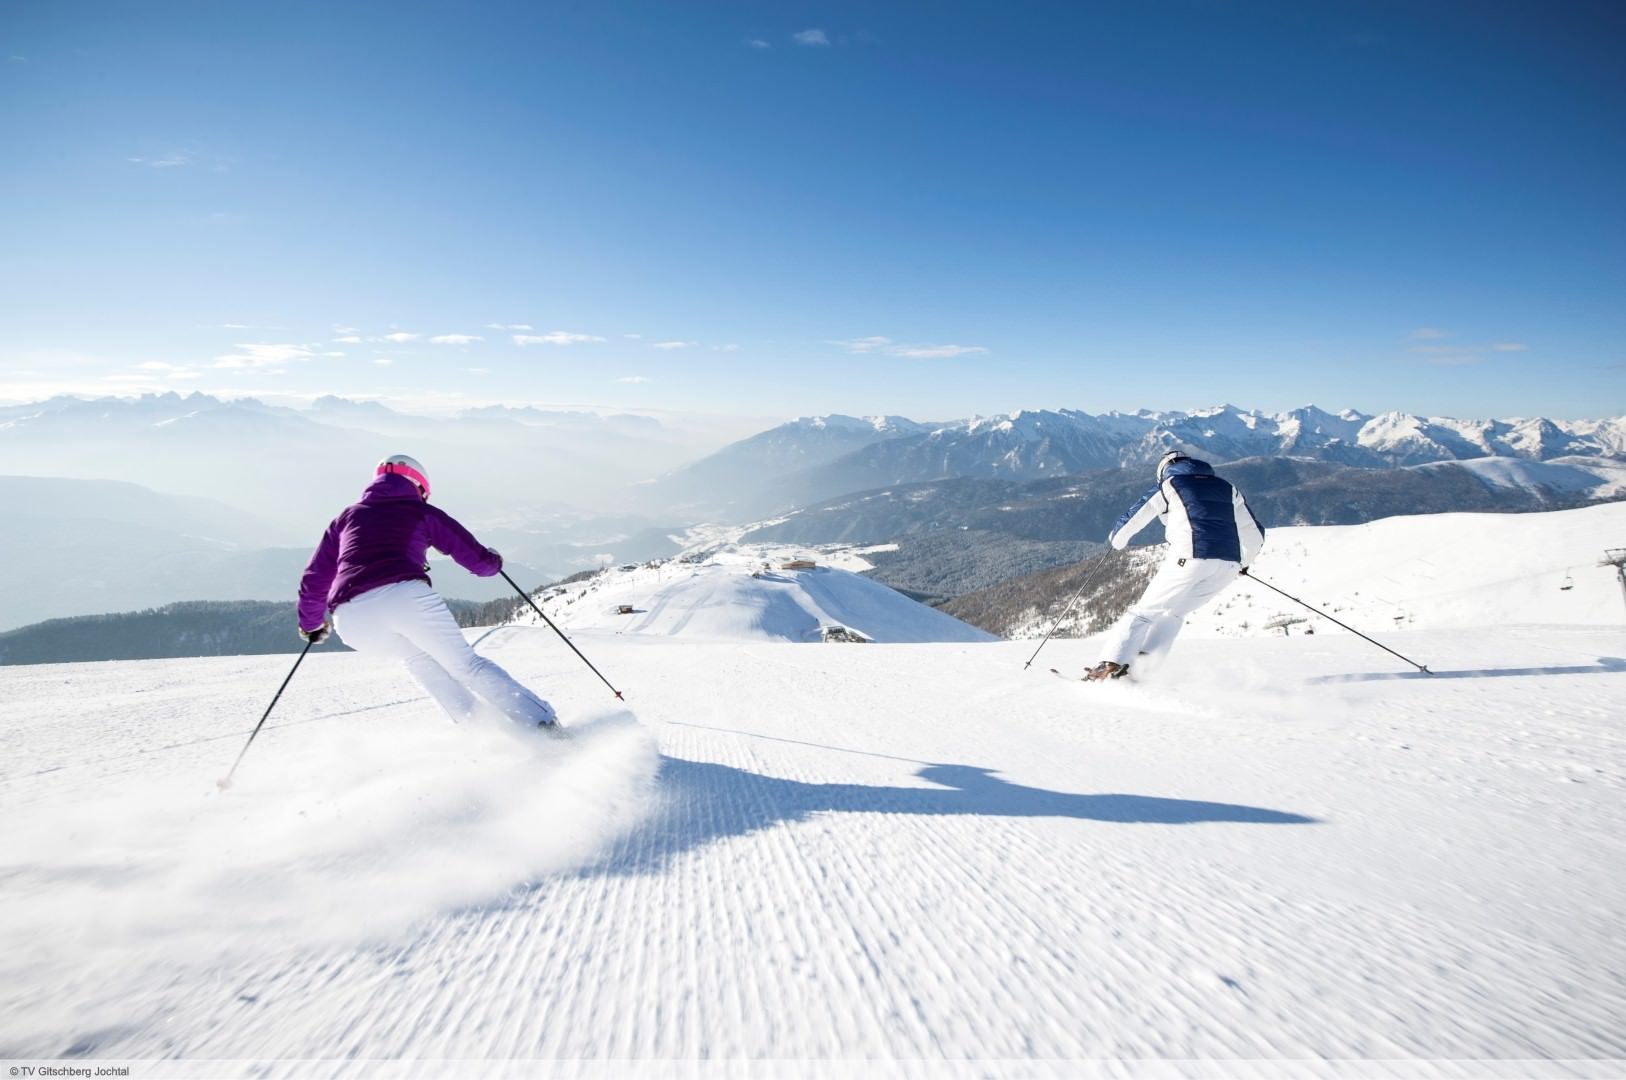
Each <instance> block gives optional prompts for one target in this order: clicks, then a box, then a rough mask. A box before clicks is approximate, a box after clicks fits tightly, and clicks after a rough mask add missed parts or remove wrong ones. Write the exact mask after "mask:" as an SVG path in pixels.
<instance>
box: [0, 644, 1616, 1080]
mask: <svg viewBox="0 0 1626 1080" xmlns="http://www.w3.org/2000/svg"><path fill="white" fill-rule="evenodd" d="M1386 640H1388V641H1389V642H1390V643H1391V644H1394V645H1395V646H1396V647H1397V648H1399V649H1401V651H1403V652H1407V653H1411V654H1415V655H1416V656H1418V657H1419V659H1421V660H1423V661H1424V662H1426V663H1428V664H1429V665H1430V666H1431V667H1432V668H1433V670H1434V671H1435V672H1436V673H1437V674H1436V675H1435V676H1434V677H1432V678H1427V677H1423V676H1421V675H1417V674H1416V673H1411V672H1408V671H1407V670H1406V669H1404V668H1403V667H1401V666H1400V665H1398V663H1397V662H1395V661H1393V660H1392V659H1391V658H1389V657H1387V656H1386V655H1385V654H1382V653H1380V652H1378V651H1377V650H1374V649H1372V648H1371V647H1370V646H1368V645H1365V644H1363V643H1362V642H1360V641H1358V640H1356V639H1354V638H1351V637H1348V636H1344V635H1336V634H1330V633H1327V634H1319V635H1316V636H1314V637H1294V638H1286V639H1253V640H1246V641H1234V640H1212V639H1211V640H1191V641H1185V642H1182V643H1181V645H1180V646H1179V647H1178V648H1177V650H1176V652H1175V654H1174V656H1173V658H1172V660H1171V662H1170V663H1169V664H1168V665H1167V666H1166V667H1165V669H1164V670H1163V671H1161V672H1157V673H1153V674H1152V675H1150V676H1149V677H1147V678H1146V679H1144V680H1143V681H1141V682H1140V683H1138V684H1137V685H1121V684H1110V685H1106V686H1090V687H1085V686H1083V685H1075V684H1070V683H1067V682H1064V681H1062V680H1060V679H1057V678H1055V677H1052V676H1051V675H1049V674H1048V673H1046V671H1045V668H1046V667H1048V666H1049V665H1051V664H1061V665H1065V666H1066V667H1068V668H1069V669H1071V670H1075V671H1076V670H1079V669H1081V668H1082V667H1083V666H1084V664H1085V663H1086V662H1091V661H1093V660H1094V659H1095V657H1093V656H1092V655H1091V654H1090V653H1089V652H1088V650H1087V647H1086V646H1085V645H1083V644H1082V643H1079V642H1071V641H1060V642H1053V643H1052V644H1051V645H1050V646H1048V647H1047V648H1046V650H1045V652H1044V653H1043V654H1042V656H1041V658H1040V663H1039V664H1037V665H1035V667H1034V668H1033V669H1032V670H1030V671H1027V672H1024V671H1023V669H1022V665H1023V662H1024V660H1025V659H1026V658H1027V656H1028V654H1029V653H1030V652H1031V651H1032V649H1033V643H1032V642H1021V643H1009V644H1006V643H1000V644H964V645H954V644H939V645H912V646H911V645H896V646H881V645H858V646H851V645H770V644H762V645H740V644H732V645H730V644H687V643H681V642H674V641H670V640H635V639H633V638H630V637H623V638H616V637H613V636H609V635H594V634H583V635H581V636H580V637H579V638H578V641H579V643H580V644H581V646H582V647H583V649H584V650H585V651H586V652H587V653H588V655H589V656H590V657H592V658H593V659H594V661H595V662H596V663H597V664H598V665H599V666H600V667H601V668H602V669H603V670H604V671H605V672H606V673H607V674H608V675H609V676H610V677H611V679H612V680H614V681H617V682H618V683H620V684H623V685H624V686H625V688H626V690H627V700H628V704H629V706H630V707H631V709H632V710H633V712H634V713H635V714H636V717H637V720H638V725H631V724H629V723H626V722H618V719H617V718H616V717H613V716H612V717H609V718H607V719H605V720H603V721H602V722H601V723H598V724H596V725H589V727H594V728H596V729H597V730H596V731H595V732H593V733H590V734H587V735H584V736H583V737H581V738H580V739H578V740H576V741H574V742H570V743H565V744H561V743H558V742H542V741H538V742H537V743H536V744H535V745H528V744H527V745H522V744H520V743H517V742H514V741H512V740H511V739H509V738H508V737H507V736H506V735H505V734H503V733H491V732H485V731H481V730H476V731H470V730H467V729H458V728H455V727H453V726H451V725H449V724H447V723H446V722H444V721H443V720H442V719H441V718H440V717H439V716H438V715H437V714H436V713H435V711H434V710H433V708H432V706H431V705H430V704H429V703H428V702H427V700H426V699H424V698H422V697H421V695H419V694H418V693H417V692H416V688H415V687H413V686H412V685H411V684H410V683H409V682H408V681H407V679H406V677H405V675H404V673H402V672H400V671H399V670H398V669H396V668H394V667H393V666H391V665H388V664H380V663H377V662H375V661H372V660H370V659H369V658H367V657H364V656H359V655H320V654H313V656H312V658H311V659H310V660H309V661H308V662H307V664H306V666H305V668H304V669H302V670H301V671H300V672H299V673H298V676H297V677H296V679H295V680H294V682H293V683H292V684H291V686H290V688H289V690H288V693H287V695H286V696H285V698H284V700H283V703H282V704H281V705H279V707H278V713H277V714H276V715H275V716H273V718H272V721H271V723H270V724H269V725H268V727H267V730H266V731H265V732H263V733H262V735H261V737H260V739H259V740H258V742H256V743H255V745H254V746H253V748H252V750H251V751H250V753H249V754H248V756H247V758H246V759H245V761H244V763H243V767H242V770H241V771H240V773H239V783H238V785H237V787H236V788H234V789H233V790H232V791H230V792H228V793H226V794H224V795H221V794H218V793H215V792H214V789H213V781H214V779H215V778H216V777H218V776H219V775H221V774H222V773H223V772H224V771H225V769H226V767H227V766H228V765H229V764H230V762H231V759H232V758H233V757H234V756H235V755H236V753H237V751H238V750H239V749H240V747H241V745H242V740H243V738H244V737H245V735H246V733H247V731H248V729H249V728H251V727H252V726H253V721H254V720H255V719H257V718H258V716H259V713H260V711H261V710H262V709H263V708H264V706H265V702H266V701H267V700H268V699H269V697H270V694H271V692H272V691H273V690H274V689H275V687H276V685H277V683H278V682H279V681H280V680H281V678H282V676H283V675H284V674H285V673H286V670H287V664H288V662H289V661H288V658H286V657H245V658H225V659H213V660H190V661H151V662H144V663H117V664H84V665H59V666H49V667H30V668H8V669H0V700H3V701H4V702H5V703H6V704H5V714H6V723H5V725H4V729H3V731H0V751H3V752H0V817H3V819H4V820H5V821H6V822H7V825H6V834H7V835H6V836H5V838H4V839H0V875H3V877H0V881H3V882H4V893H3V896H0V906H3V914H4V918H3V920H0V1016H3V1017H4V1020H3V1021H0V1055H10V1056H11V1057H13V1058H24V1057H27V1058H38V1059H59V1058H63V1057H67V1056H87V1057H96V1058H113V1059H151V1058H167V1059H171V1060H172V1061H176V1062H177V1064H179V1063H180V1062H185V1061H192V1062H198V1061H209V1062H214V1063H216V1065H220V1066H221V1067H222V1068H223V1069H224V1070H225V1071H230V1072H234V1073H241V1074H246V1073H248V1072H250V1071H251V1070H252V1071H254V1073H255V1075H265V1076H278V1075H306V1074H309V1073H311V1072H312V1071H313V1070H314V1071H318V1072H321V1071H323V1070H324V1069H326V1070H327V1071H339V1072H344V1073H345V1074H357V1075H365V1074H367V1073H368V1072H371V1071H382V1072H390V1068H389V1067H387V1066H386V1064H385V1063H387V1062H392V1061H393V1062H399V1060H400V1059H410V1060H414V1061H429V1062H432V1063H433V1065H432V1066H423V1067H422V1068H421V1069H420V1071H419V1072H418V1073H415V1074H414V1075H447V1074H455V1075H503V1074H504V1073H505V1071H506V1074H507V1075H520V1074H522V1073H527V1072H535V1071H537V1069H538V1066H537V1065H536V1059H561V1060H563V1059H568V1060H572V1061H577V1062H578V1064H577V1065H576V1066H575V1068H576V1069H577V1071H582V1069H583V1068H584V1066H581V1065H580V1064H579V1059H588V1060H589V1061H590V1062H597V1063H600V1064H601V1065H602V1066H603V1067H604V1068H605V1069H606V1070H608V1071H604V1072H601V1073H596V1074H595V1075H626V1074H628V1073H637V1072H640V1071H642V1072H648V1073H653V1074H661V1075H665V1073H661V1071H660V1070H661V1063H663V1062H664V1063H666V1064H667V1065H668V1066H670V1065H671V1063H673V1062H684V1061H695V1060H705V1061H710V1062H714V1063H728V1062H743V1061H747V1060H751V1059H774V1060H775V1061H777V1062H779V1065H778V1066H777V1071H776V1072H775V1073H774V1074H775V1075H801V1074H804V1073H821V1074H824V1075H843V1076H845V1075H853V1074H855V1073H866V1072H867V1073H869V1074H873V1075H898V1074H900V1073H902V1074H918V1075H939V1074H952V1075H968V1076H969V1075H1006V1074H1018V1075H1057V1076H1062V1075H1067V1076H1071V1075H1079V1074H1080V1073H1108V1074H1112V1075H1119V1074H1132V1075H1133V1074H1140V1073H1147V1074H1150V1073H1154V1072H1157V1070H1158V1068H1160V1067H1161V1065H1160V1063H1169V1062H1176V1063H1180V1062H1183V1063H1184V1064H1183V1065H1179V1066H1178V1067H1176V1066H1170V1067H1169V1068H1170V1069H1173V1071H1175V1072H1177V1073H1178V1074H1180V1075H1236V1074H1246V1075H1272V1076H1275V1075H1282V1076H1302V1075H1386V1076H1387V1075H1416V1074H1429V1075H1433V1074H1438V1075H1487V1074H1495V1075H1595V1076H1603V1075H1619V1074H1620V1072H1621V1070H1622V1068H1623V1066H1622V1063H1621V1060H1620V1059H1622V1058H1623V1057H1626V937H1623V935H1622V934H1621V929H1620V928H1621V925H1622V921H1623V919H1622V916H1623V914H1626V912H1623V901H1622V897H1623V895H1626V890H1623V886H1626V731H1623V730H1622V727H1621V718H1622V717H1626V632H1623V631H1621V630H1618V629H1611V628H1599V627H1589V628H1564V627H1558V628H1553V627H1534V626H1526V627H1504V628H1498V629H1494V630H1487V631H1482V632H1471V631H1443V630H1441V631H1430V632H1413V633H1407V634H1397V635H1394V636H1392V637H1391V638H1388V639H1386ZM481 650H482V651H483V652H487V653H488V654H489V655H491V656H493V657H494V658H496V659H498V660H499V661H500V662H501V663H503V664H505V665H507V666H508V667H509V668H510V670H512V671H514V672H515V673H516V674H517V675H519V676H521V677H522V678H524V679H525V680H527V681H528V682H529V683H530V684H531V685H533V686H536V687H538V688H539V689H541V690H542V691H543V692H544V693H546V694H548V695H549V696H550V697H551V698H552V699H553V701H554V702H555V704H557V705H558V706H559V707H560V711H561V714H562V715H563V716H564V717H565V719H566V720H567V721H568V720H570V719H571V718H572V717H577V718H584V717H586V716H588V715H589V714H590V713H592V712H594V711H595V710H598V709H599V706H600V705H601V704H602V703H609V704H613V702H612V701H610V698H609V694H608V691H606V690H605V688H604V687H603V685H602V684H600V683H597V682H596V681H594V680H593V679H592V677H591V675H590V674H588V673H586V672H585V671H584V670H583V669H581V667H580V665H579V662H578V661H576V660H575V658H574V657H573V656H571V655H570V654H569V653H568V652H567V651H566V650H564V649H563V647H562V646H561V645H560V643H559V642H558V641H557V639H554V638H552V636H551V635H550V634H548V633H547V632H546V631H536V630H532V629H530V628H516V629H509V630H501V631H498V632H495V633H493V634H492V635H490V636H489V637H488V638H487V639H486V640H485V641H484V642H483V643H482V645H481ZM622 720H624V718H622ZM341 1060H342V1061H343V1062H346V1063H347V1064H345V1065H344V1067H343V1068H342V1069H340V1068H338V1067H337V1066H334V1067H332V1068H328V1067H325V1066H324V1067H322V1068H317V1067H316V1066H313V1065H312V1062H330V1063H331V1062H339V1061H341ZM1205 1061H1206V1062H1208V1063H1209V1064H1208V1065H1201V1064H1199V1063H1200V1062H1205ZM504 1062H508V1063H510V1064H508V1065H506V1066H505V1065H503V1064H502V1063H504ZM222 1063H230V1064H229V1065H226V1064H222ZM253 1063H258V1064H257V1065H256V1064H253ZM514 1063H521V1064H514ZM611 1065H613V1068H611ZM547 1071H549V1072H550V1073H557V1071H558V1070H557V1068H556V1067H555V1066H554V1065H550V1066H549V1067H548V1070H547ZM391 1074H392V1075H397V1074H401V1069H400V1068H399V1067H396V1068H395V1069H394V1071H393V1072H392V1073H391ZM734 1074H735V1075H762V1070H761V1069H760V1068H758V1069H750V1068H744V1067H741V1068H740V1069H738V1070H737V1071H736V1073H734ZM1162 1074H1164V1075H1166V1074H1168V1070H1165V1071H1164V1073H1162ZM142 1075H153V1074H151V1073H142ZM674 1075H676V1074H674ZM683 1075H688V1074H683Z"/></svg>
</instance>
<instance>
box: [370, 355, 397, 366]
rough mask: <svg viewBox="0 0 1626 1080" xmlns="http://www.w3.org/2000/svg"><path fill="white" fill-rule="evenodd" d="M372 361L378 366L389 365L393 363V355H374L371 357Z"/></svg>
mask: <svg viewBox="0 0 1626 1080" xmlns="http://www.w3.org/2000/svg"><path fill="white" fill-rule="evenodd" d="M373 363H375V364H377V365H378V366H379V367H389V366H390V365H391V364H393V363H395V357H393V356H375V357H373Z"/></svg>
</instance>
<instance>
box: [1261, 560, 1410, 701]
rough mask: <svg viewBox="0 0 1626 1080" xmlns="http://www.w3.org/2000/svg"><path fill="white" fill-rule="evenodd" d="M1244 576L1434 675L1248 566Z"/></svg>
mask: <svg viewBox="0 0 1626 1080" xmlns="http://www.w3.org/2000/svg"><path fill="white" fill-rule="evenodd" d="M1242 576H1243V577H1245V578H1247V579H1248V580H1249V581H1257V582H1258V583H1259V584H1261V585H1263V586H1264V587H1265V588H1267V589H1270V590H1271V591H1272V592H1279V593H1281V594H1282V595H1283V596H1285V597H1287V598H1288V599H1289V600H1291V601H1293V603H1295V604H1298V605H1300V606H1302V607H1305V608H1308V609H1309V610H1311V611H1313V612H1315V613H1316V614H1317V615H1319V616H1321V617H1322V618H1323V619H1326V620H1327V621H1328V622H1334V623H1338V625H1339V626H1342V627H1343V628H1344V629H1345V630H1348V631H1349V632H1350V633H1352V634H1354V635H1355V636H1356V637H1358V638H1361V639H1362V640H1365V641H1371V642H1372V644H1374V645H1376V646H1377V647H1378V648H1380V649H1382V650H1383V651H1384V652H1386V653H1388V654H1389V655H1390V656H1399V657H1400V659H1402V660H1404V661H1406V663H1408V664H1410V665H1411V666H1412V667H1414V668H1416V669H1417V670H1418V671H1421V672H1422V673H1423V674H1424V675H1432V674H1434V673H1433V672H1432V671H1430V670H1428V668H1427V667H1425V666H1424V665H1422V664H1419V663H1418V662H1417V661H1415V660H1413V659H1411V658H1410V657H1406V656H1400V654H1399V653H1397V652H1395V651H1394V650H1393V649H1391V648H1389V646H1387V645H1385V644H1384V643H1383V642H1381V641H1372V639H1371V638H1369V637H1367V636H1366V635H1365V634H1363V633H1361V632H1360V631H1359V630H1357V629H1355V628H1354V627H1353V626H1350V625H1349V624H1348V623H1343V622H1338V620H1337V619H1334V618H1333V617H1332V616H1331V615H1328V614H1327V613H1326V612H1325V611H1322V610H1321V609H1320V608H1318V607H1314V606H1312V605H1310V604H1306V603H1305V602H1304V601H1303V600H1300V599H1299V598H1298V597H1296V596H1294V595H1293V594H1292V593H1289V592H1283V591H1282V590H1281V589H1278V588H1276V586H1274V585H1272V584H1271V583H1270V582H1268V581H1266V580H1265V579H1264V578H1262V577H1260V576H1259V575H1257V574H1250V573H1249V572H1248V568H1247V567H1246V566H1244V567H1243V568H1242Z"/></svg>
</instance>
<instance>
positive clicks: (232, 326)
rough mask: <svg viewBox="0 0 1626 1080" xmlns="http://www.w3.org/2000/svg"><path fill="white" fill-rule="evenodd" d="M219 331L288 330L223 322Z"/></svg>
mask: <svg viewBox="0 0 1626 1080" xmlns="http://www.w3.org/2000/svg"><path fill="white" fill-rule="evenodd" d="M220 329H222V330H286V329H288V328H287V327H286V326H256V325H254V324H252V323H235V322H223V323H221V324H220Z"/></svg>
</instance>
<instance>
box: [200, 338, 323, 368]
mask: <svg viewBox="0 0 1626 1080" xmlns="http://www.w3.org/2000/svg"><path fill="white" fill-rule="evenodd" d="M232 348H234V349H240V350H242V351H241V352H235V353H228V354H226V355H225V356H217V357H215V362H214V364H213V365H212V366H214V367H217V368H276V367H284V366H286V365H288V364H292V363H299V362H302V361H305V360H310V359H313V358H314V357H315V356H316V354H315V352H313V351H312V349H311V347H310V346H308V345H267V344H254V345H233V346H232Z"/></svg>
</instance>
